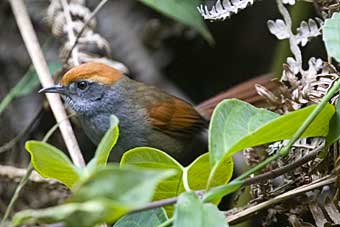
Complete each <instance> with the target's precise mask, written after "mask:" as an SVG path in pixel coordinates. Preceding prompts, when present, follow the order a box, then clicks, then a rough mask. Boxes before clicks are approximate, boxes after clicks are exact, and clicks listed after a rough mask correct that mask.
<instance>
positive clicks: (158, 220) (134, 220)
mask: <svg viewBox="0 0 340 227" xmlns="http://www.w3.org/2000/svg"><path fill="white" fill-rule="evenodd" d="M167 220H168V216H167V215H166V212H165V210H164V209H163V208H156V209H152V210H146V211H142V212H138V213H132V214H129V215H126V216H124V217H122V218H121V219H119V220H118V221H117V222H116V223H115V224H114V225H113V227H142V226H148V227H157V226H159V225H160V224H162V223H163V222H165V221H167Z"/></svg>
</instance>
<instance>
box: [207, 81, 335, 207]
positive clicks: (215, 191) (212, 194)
mask: <svg viewBox="0 0 340 227" xmlns="http://www.w3.org/2000/svg"><path fill="white" fill-rule="evenodd" d="M339 89H340V80H338V81H336V83H335V84H334V85H333V87H332V88H331V89H330V90H329V91H328V93H327V94H326V95H325V96H324V97H323V98H322V100H321V102H320V103H319V104H318V105H317V107H316V108H315V109H314V110H313V112H312V113H311V114H310V115H309V116H308V117H307V119H306V120H305V121H304V122H303V124H302V125H301V127H300V128H299V129H298V130H297V131H296V132H295V133H294V135H293V136H292V138H291V139H290V140H289V142H288V144H287V145H286V146H285V147H283V148H282V149H281V150H280V151H279V152H277V153H276V154H275V155H273V156H271V157H269V158H267V159H266V160H264V161H263V162H261V163H259V164H258V165H256V166H254V167H253V168H251V169H249V170H248V171H246V172H245V173H243V174H242V175H241V176H239V177H237V178H236V179H235V180H233V181H231V182H230V183H228V184H225V185H222V186H218V187H215V188H212V189H211V190H209V191H208V192H207V193H206V194H205V195H204V198H203V200H204V201H207V202H210V201H212V200H214V199H216V198H218V197H220V196H221V195H223V196H225V195H227V194H230V193H232V192H234V191H235V190H237V189H238V188H239V187H236V185H240V186H241V185H243V184H244V183H245V179H246V178H247V177H249V176H250V175H251V174H253V173H255V172H257V171H259V170H261V169H263V168H264V167H266V166H267V165H268V164H269V163H271V162H272V161H275V160H277V159H278V158H281V157H284V156H286V155H287V154H288V153H289V151H290V149H291V148H292V146H293V144H294V143H295V142H296V141H297V140H298V139H299V138H300V137H301V136H302V134H303V133H304V131H305V130H306V129H307V128H308V126H309V125H310V124H311V123H312V122H313V120H314V119H315V118H316V116H317V115H318V114H319V113H320V112H321V110H322V109H323V108H324V107H325V106H326V105H327V103H328V101H329V100H330V99H331V98H332V97H333V96H334V95H335V94H336V92H338V90H339ZM231 188H232V189H231Z"/></svg>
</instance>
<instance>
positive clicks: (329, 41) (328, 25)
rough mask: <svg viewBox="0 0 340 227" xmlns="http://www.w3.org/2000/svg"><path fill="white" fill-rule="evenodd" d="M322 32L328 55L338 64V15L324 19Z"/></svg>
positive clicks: (339, 22)
mask: <svg viewBox="0 0 340 227" xmlns="http://www.w3.org/2000/svg"><path fill="white" fill-rule="evenodd" d="M322 31H323V32H322V34H323V37H322V38H323V41H324V42H325V46H326V50H327V53H328V55H329V56H331V57H333V58H335V60H337V61H338V62H340V13H334V14H333V15H332V17H331V18H330V19H326V20H325V24H324V26H323V27H322Z"/></svg>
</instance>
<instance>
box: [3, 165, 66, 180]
mask: <svg viewBox="0 0 340 227" xmlns="http://www.w3.org/2000/svg"><path fill="white" fill-rule="evenodd" d="M26 174H27V169H23V168H17V167H14V166H6V165H0V178H1V179H8V180H10V181H13V182H18V179H21V178H23V177H24V176H25V175H26ZM29 181H30V182H33V183H44V184H57V185H61V183H59V182H58V181H55V180H51V179H46V178H43V177H41V176H40V175H39V174H38V173H37V172H35V171H33V172H32V174H31V176H29Z"/></svg>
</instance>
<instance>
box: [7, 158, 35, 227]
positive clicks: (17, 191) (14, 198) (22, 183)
mask: <svg viewBox="0 0 340 227" xmlns="http://www.w3.org/2000/svg"><path fill="white" fill-rule="evenodd" d="M32 171H33V166H32V164H31V163H30V164H29V166H28V168H27V172H26V174H25V176H24V177H23V178H21V180H20V183H19V185H18V187H17V188H16V189H15V192H14V194H13V196H12V198H11V201H10V203H9V204H8V207H7V209H6V212H5V214H4V217H3V218H2V221H1V223H0V226H2V225H4V224H5V222H6V220H7V218H8V216H9V214H10V213H11V211H12V209H13V206H14V204H15V202H16V201H17V199H18V198H19V195H20V192H21V190H22V189H23V188H24V186H25V185H26V183H27V181H28V179H29V177H30V175H31V173H32Z"/></svg>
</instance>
